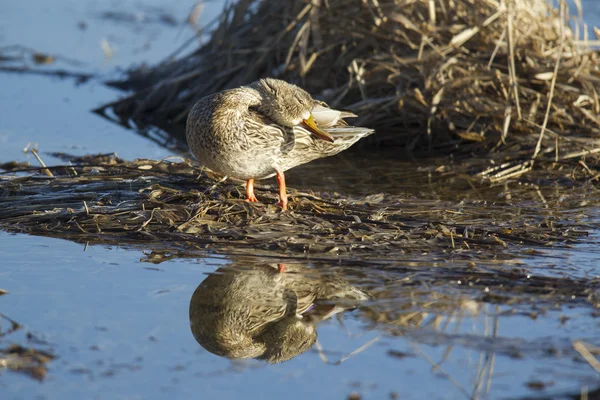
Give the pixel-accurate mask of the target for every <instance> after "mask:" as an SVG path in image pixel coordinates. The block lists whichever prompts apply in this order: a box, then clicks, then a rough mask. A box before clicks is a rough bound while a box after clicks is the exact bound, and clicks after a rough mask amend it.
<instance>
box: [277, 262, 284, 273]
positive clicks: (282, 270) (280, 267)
mask: <svg viewBox="0 0 600 400" xmlns="http://www.w3.org/2000/svg"><path fill="white" fill-rule="evenodd" d="M277 270H278V271H279V272H285V264H282V263H280V264H277Z"/></svg>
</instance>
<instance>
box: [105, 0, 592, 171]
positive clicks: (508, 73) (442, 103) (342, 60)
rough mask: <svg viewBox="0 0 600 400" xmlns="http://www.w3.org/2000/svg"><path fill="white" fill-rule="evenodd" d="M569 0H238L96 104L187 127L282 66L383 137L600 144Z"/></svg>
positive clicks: (524, 149)
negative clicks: (220, 99) (199, 38)
mask: <svg viewBox="0 0 600 400" xmlns="http://www.w3.org/2000/svg"><path fill="white" fill-rule="evenodd" d="M560 4H561V6H560V7H559V8H555V7H553V6H552V5H551V4H550V3H549V2H548V1H546V0H484V1H481V0H364V1H358V0H329V1H320V0H314V1H312V2H307V1H305V0H292V1H286V2H270V1H261V0H240V1H237V2H235V3H234V4H231V5H229V6H228V7H227V8H226V9H225V10H224V11H223V14H222V15H221V17H220V19H219V22H218V25H217V27H216V29H215V30H214V31H213V33H212V37H211V39H210V41H208V43H206V44H203V45H201V46H200V47H199V48H198V49H197V50H195V51H192V52H191V53H190V54H188V55H185V56H180V55H179V54H180V53H181V52H182V51H184V50H185V49H186V47H184V48H183V49H179V50H178V51H177V52H175V53H174V54H173V55H172V56H171V57H168V58H167V59H166V60H165V61H164V62H162V63H160V64H159V65H157V66H155V67H153V68H150V69H144V68H141V69H138V70H135V71H132V72H131V75H130V78H129V80H128V81H127V82H121V83H119V85H121V87H133V88H136V89H137V91H136V92H135V93H134V94H133V95H132V96H130V97H127V98H126V99H124V100H120V101H118V102H115V103H112V104H110V105H107V106H106V107H104V108H102V109H100V110H99V111H101V112H104V111H106V109H107V108H114V111H116V113H117V114H120V115H121V116H125V117H132V118H133V119H134V120H137V121H144V122H145V123H147V122H150V123H153V124H155V125H158V126H161V127H163V128H165V127H166V128H167V129H174V130H175V131H177V129H175V128H179V131H178V132H181V129H180V128H181V126H182V125H183V124H184V122H185V118H186V115H187V113H188V111H189V109H190V107H191V106H192V105H193V104H194V103H195V102H196V101H197V100H198V99H200V98H201V97H203V96H205V95H207V94H210V93H213V92H216V91H219V90H223V89H226V88H230V87H235V86H240V85H243V84H246V83H248V82H250V81H253V80H255V79H257V78H259V77H263V76H276V77H279V78H282V79H286V80H288V81H292V82H296V83H298V84H301V85H302V86H303V87H305V88H306V89H307V90H309V91H310V92H311V93H313V94H317V95H319V96H320V97H322V98H323V99H324V100H325V101H327V102H328V103H329V104H330V105H331V106H335V107H344V108H349V109H351V110H353V111H354V112H356V113H358V114H359V115H360V118H359V119H358V120H357V121H356V124H357V125H367V126H371V127H374V128H376V130H377V135H375V136H374V137H373V140H372V142H371V143H376V144H378V145H401V146H404V147H406V148H408V149H409V150H418V149H429V150H436V151H439V152H444V153H456V154H470V153H471V152H473V151H479V152H484V151H485V152H487V153H488V155H490V156H491V157H496V156H493V155H491V154H495V153H499V155H498V156H497V158H507V157H510V158H511V159H519V160H532V159H544V160H552V161H560V160H563V159H566V158H567V156H569V155H571V154H577V153H581V154H582V155H580V156H578V157H583V152H588V151H590V150H593V149H597V148H600V127H599V123H600V117H599V113H600V101H599V100H598V92H599V91H600V69H599V65H600V58H599V57H598V53H597V52H596V51H595V50H593V49H592V47H591V46H590V45H591V44H593V43H592V42H589V41H588V38H587V34H585V31H586V29H587V26H585V24H583V23H582V20H581V18H572V17H570V16H569V15H568V10H567V8H566V6H564V5H563V3H562V1H561V3H560ZM580 15H581V12H580ZM569 23H572V25H573V27H571V26H570V25H569ZM581 31H583V32H584V34H583V35H582V34H581ZM581 36H583V37H584V40H579V38H580V37H581ZM193 43H194V42H189V43H188V46H187V47H189V46H193ZM594 154H595V153H594ZM594 154H592V153H586V155H587V157H588V159H589V158H590V157H596V155H594ZM544 165H548V164H544Z"/></svg>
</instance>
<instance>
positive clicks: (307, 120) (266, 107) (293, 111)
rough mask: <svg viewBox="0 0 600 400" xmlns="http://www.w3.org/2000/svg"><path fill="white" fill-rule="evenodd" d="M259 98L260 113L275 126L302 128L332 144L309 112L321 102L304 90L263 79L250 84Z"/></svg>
mask: <svg viewBox="0 0 600 400" xmlns="http://www.w3.org/2000/svg"><path fill="white" fill-rule="evenodd" d="M250 87H252V88H253V89H255V90H257V91H258V92H259V94H260V96H261V99H262V100H261V104H260V106H259V111H260V113H262V114H264V115H265V116H267V117H268V118H269V119H271V120H273V121H274V122H276V123H277V124H280V125H283V126H287V127H290V128H291V127H294V126H303V127H304V128H305V129H307V130H309V131H310V132H312V133H313V134H314V135H315V136H317V137H318V138H319V139H322V140H326V141H328V142H333V137H332V136H331V135H330V134H329V133H327V132H325V131H324V130H322V129H320V128H319V127H318V126H317V123H316V122H315V120H314V118H313V116H312V114H311V112H312V110H313V108H314V107H315V106H319V105H320V104H321V102H319V101H317V100H315V99H313V98H312V97H311V96H310V94H308V92H307V91H305V90H304V89H301V88H299V87H298V86H296V85H292V84H291V83H287V82H285V81H282V80H279V79H273V78H264V79H261V80H259V81H257V82H254V83H252V84H250Z"/></svg>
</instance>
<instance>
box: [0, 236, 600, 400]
mask: <svg viewBox="0 0 600 400" xmlns="http://www.w3.org/2000/svg"><path fill="white" fill-rule="evenodd" d="M17 248H26V249H28V250H27V254H26V255H25V254H23V253H21V252H17V251H15V249H17ZM0 256H1V258H2V260H3V262H2V272H1V273H0V282H2V286H1V287H2V288H3V289H6V290H8V291H9V294H8V295H6V296H4V297H2V298H0V305H1V307H2V311H3V313H4V314H6V315H8V316H10V317H11V318H14V319H17V320H18V321H19V322H21V323H23V324H24V325H25V327H24V329H25V330H26V331H30V332H32V333H34V334H35V335H36V336H38V337H39V338H41V339H42V340H44V341H46V342H47V343H48V347H49V348H51V349H52V351H53V352H55V353H56V354H57V355H58V357H59V358H58V359H57V360H56V361H53V362H52V363H51V365H50V371H49V376H48V378H47V379H46V380H45V381H44V382H43V383H42V384H39V383H37V382H32V380H31V379H30V378H28V377H25V376H23V375H18V374H16V373H5V374H4V375H1V376H0V387H2V391H3V393H5V394H6V395H8V396H9V397H8V398H15V399H18V398H36V397H37V396H38V395H39V396H41V397H43V398H49V399H55V398H56V399H58V398H88V397H89V396H91V395H92V394H93V395H94V398H101V399H103V398H107V399H109V398H122V399H125V398H144V399H154V398H156V399H158V398H164V396H165V395H166V394H169V395H173V396H176V398H189V397H191V396H194V395H202V396H205V397H209V398H213V397H218V398H230V399H233V398H238V397H239V396H240V395H244V396H248V397H251V398H253V397H256V398H258V397H265V398H280V397H283V396H285V397H286V398H290V399H303V398H306V397H307V396H316V397H317V398H344V397H345V396H347V395H348V394H350V393H352V392H355V391H356V392H359V393H362V394H364V395H365V396H366V397H368V398H386V397H387V396H388V395H389V394H390V393H392V392H394V393H398V394H399V395H400V396H401V398H423V397H424V396H427V398H457V399H459V398H464V391H467V392H469V393H472V392H473V390H474V387H475V385H476V381H477V374H478V371H479V368H478V361H479V357H480V356H484V355H485V354H486V351H490V354H491V351H492V350H494V349H493V348H489V349H485V348H483V349H482V348H480V347H481V346H483V347H486V346H487V345H485V344H481V343H479V344H478V342H477V340H473V343H471V344H469V343H468V342H469V341H470V340H467V343H463V345H457V346H456V347H455V348H454V349H453V350H452V352H451V354H450V356H449V357H448V359H447V360H446V361H445V362H444V363H442V364H441V368H442V370H443V371H444V373H439V372H432V366H431V364H430V363H429V362H428V361H427V358H430V359H432V360H435V361H439V360H440V359H442V356H443V353H444V352H445V351H446V350H447V348H448V344H439V345H431V340H434V339H431V338H432V333H433V337H437V336H438V333H436V331H435V330H433V329H432V328H423V329H417V328H415V329H411V330H409V332H408V333H407V335H406V336H405V337H402V336H400V337H396V336H392V335H390V332H386V331H387V330H386V329H384V328H383V327H381V329H376V330H373V329H371V328H369V327H368V325H369V324H368V323H366V321H365V320H364V319H363V316H362V314H361V311H360V310H355V311H353V312H350V313H345V314H343V322H344V326H343V327H342V325H341V324H340V323H339V322H338V321H335V320H332V321H328V322H324V323H323V325H320V328H319V330H318V335H319V341H320V343H321V344H322V346H323V348H324V350H325V352H326V354H327V358H328V359H330V362H335V361H337V360H339V359H340V358H342V357H344V356H345V355H347V354H348V353H350V352H352V351H353V350H355V349H357V348H359V347H361V346H362V345H363V344H365V343H367V342H369V341H370V340H371V339H373V338H376V337H378V338H379V340H378V341H376V342H375V343H374V344H373V345H372V346H370V347H368V348H367V349H366V350H364V351H363V352H360V353H358V354H357V355H355V356H353V357H352V358H350V359H348V360H346V361H345V362H343V363H341V364H339V365H328V364H326V363H324V362H323V361H321V359H320V358H319V355H318V353H317V351H316V350H314V349H313V350H311V351H309V352H307V353H305V354H302V355H300V356H298V357H297V358H294V359H292V360H291V361H289V362H286V363H283V364H278V365H266V364H264V363H261V362H259V361H254V360H251V361H229V360H227V359H224V358H220V357H218V356H215V355H213V354H211V353H208V352H207V351H205V350H203V349H202V348H201V347H200V346H199V345H198V344H197V343H196V341H195V340H194V337H193V336H192V334H191V332H190V328H189V319H188V307H189V301H190V297H191V294H192V293H193V292H194V290H195V288H196V286H197V285H198V284H199V283H200V282H201V281H202V280H203V279H205V278H206V276H207V275H206V274H207V273H210V272H213V271H214V270H215V269H216V268H217V267H218V266H220V265H223V264H225V263H227V262H228V261H227V260H226V259H211V260H208V261H207V260H204V259H198V260H189V259H188V260H181V259H180V260H170V261H166V262H164V263H161V264H158V265H153V264H148V263H140V259H141V258H144V255H143V254H142V252H141V251H139V250H126V249H121V248H118V247H105V246H88V247H87V248H86V247H85V246H84V245H80V244H75V243H71V242H67V241H63V240H59V239H49V238H39V237H29V236H21V235H11V234H7V233H0ZM148 267H150V268H158V269H159V270H155V269H148ZM482 307H483V308H482V309H481V310H480V311H478V312H474V313H472V312H469V311H468V309H465V310H463V312H462V313H461V312H459V310H458V309H457V310H453V311H452V312H451V313H450V315H454V317H453V318H452V319H451V321H450V325H449V326H448V328H447V329H446V332H447V333H448V334H460V335H474V337H475V338H482V337H485V336H490V335H491V330H490V327H491V326H493V319H494V315H498V313H501V312H503V311H507V310H508V309H509V308H510V307H505V306H503V307H500V308H498V309H497V310H496V309H495V306H492V305H483V306H482ZM590 313H591V310H590V309H589V308H587V307H581V308H579V307H576V308H573V309H563V310H555V311H549V312H548V314H547V315H546V316H545V317H544V318H538V319H532V318H530V317H528V316H523V315H513V316H510V317H508V316H504V317H501V318H499V324H498V331H497V336H498V337H499V338H500V339H501V340H511V339H518V340H524V341H527V342H531V343H538V344H539V343H541V342H544V341H549V343H552V344H553V345H554V346H556V347H557V348H559V349H560V348H563V347H565V348H568V342H569V341H570V340H571V339H573V338H578V339H582V340H586V341H590V342H593V341H594V340H596V337H597V335H596V333H597V332H598V329H599V322H598V321H597V320H595V319H590V318H589V316H590ZM461 314H462V316H461ZM560 315H567V316H570V317H571V318H572V319H571V320H569V321H568V322H567V323H565V324H561V323H560V322H559V318H558V317H559V316H560ZM571 321H572V322H571ZM486 324H487V326H488V332H487V333H486V332H485V326H486ZM434 341H435V340H434ZM439 342H440V343H448V341H447V340H440V341H439ZM450 342H452V340H450ZM527 347H529V346H524V348H527ZM533 347H535V346H533ZM390 350H393V351H397V352H398V351H399V352H405V353H409V354H410V356H409V357H406V358H400V359H399V358H395V357H393V356H390V355H389V354H388V352H389V351H390ZM538 353H539V352H537V351H533V350H532V353H531V354H528V353H525V354H524V356H523V358H522V359H514V358H511V357H508V356H505V355H500V354H498V355H497V356H496V359H495V364H494V373H493V376H492V380H491V386H490V390H491V393H494V396H493V397H498V396H500V397H501V396H507V395H511V396H519V395H525V394H527V393H529V390H528V389H527V387H526V386H525V383H526V382H528V381H535V380H541V381H544V382H553V384H552V386H551V389H552V390H553V391H554V392H557V391H558V392H560V391H562V390H573V389H576V388H578V387H580V386H583V385H590V386H591V385H593V384H594V383H595V382H597V376H596V375H595V373H594V372H593V371H591V369H590V370H589V371H586V368H589V367H587V365H585V364H581V363H575V362H573V361H572V360H570V359H569V357H568V356H567V355H566V354H565V355H562V356H560V355H559V356H558V357H548V356H543V355H540V354H538ZM423 354H425V355H426V356H424V355H423ZM446 374H448V376H451V377H452V380H454V381H455V383H453V382H452V381H451V380H450V379H449V378H448V377H447V375H446ZM565 377H569V379H565ZM484 388H485V385H484ZM484 391H485V390H484V389H481V390H480V392H479V393H480V394H483V393H484ZM24 393H27V396H25V397H22V396H23V394H24ZM3 398H6V397H3Z"/></svg>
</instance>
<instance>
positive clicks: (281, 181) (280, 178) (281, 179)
mask: <svg viewBox="0 0 600 400" xmlns="http://www.w3.org/2000/svg"><path fill="white" fill-rule="evenodd" d="M277 185H279V203H277V204H279V205H280V206H281V208H283V209H284V210H287V205H288V198H287V189H286V187H285V175H284V174H283V172H278V173H277Z"/></svg>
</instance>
